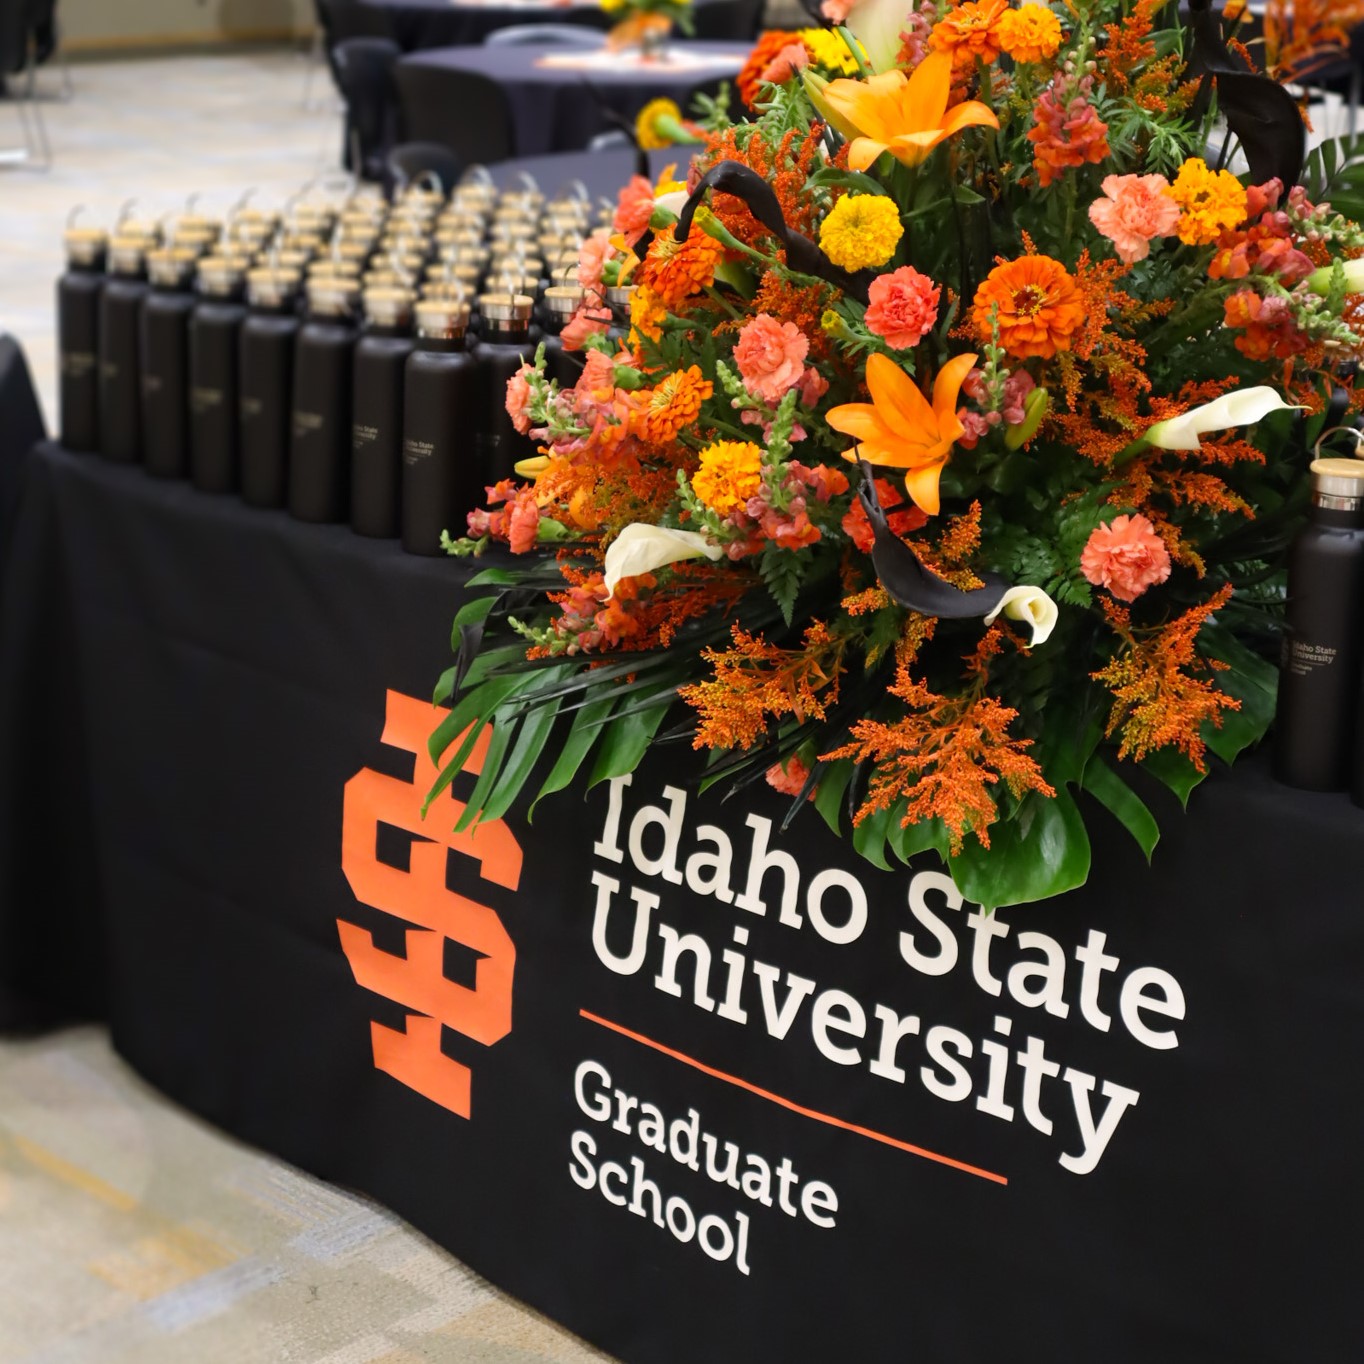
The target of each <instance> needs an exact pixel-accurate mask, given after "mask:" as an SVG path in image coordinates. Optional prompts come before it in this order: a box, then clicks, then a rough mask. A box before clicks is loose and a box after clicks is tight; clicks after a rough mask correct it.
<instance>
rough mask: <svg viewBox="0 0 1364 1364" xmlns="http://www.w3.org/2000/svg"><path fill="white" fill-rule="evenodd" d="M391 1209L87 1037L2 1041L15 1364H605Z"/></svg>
mask: <svg viewBox="0 0 1364 1364" xmlns="http://www.w3.org/2000/svg"><path fill="white" fill-rule="evenodd" d="M606 1360H607V1357H606V1356H605V1355H602V1354H599V1353H598V1352H597V1351H596V1350H593V1349H591V1348H590V1347H588V1346H587V1345H585V1344H584V1343H583V1342H581V1341H580V1340H578V1339H577V1338H576V1337H574V1336H572V1335H570V1334H569V1333H568V1332H566V1331H563V1330H561V1329H560V1328H558V1327H557V1326H554V1325H553V1324H552V1323H550V1322H548V1321H546V1320H545V1319H544V1318H542V1317H540V1316H538V1315H537V1314H535V1313H533V1312H531V1311H529V1310H528V1309H527V1308H525V1307H523V1306H522V1305H521V1304H519V1303H517V1302H515V1301H513V1300H512V1299H509V1298H507V1297H506V1296H505V1295H503V1294H501V1293H499V1292H497V1291H496V1290H495V1289H493V1288H492V1287H491V1286H490V1285H488V1284H487V1283H485V1282H484V1281H483V1280H482V1279H480V1278H478V1277H477V1276H476V1275H474V1274H473V1273H471V1272H470V1271H469V1270H468V1269H466V1268H465V1267H464V1266H463V1265H461V1264H460V1263H458V1262H457V1261H456V1260H454V1259H452V1258H451V1257H450V1256H449V1255H447V1254H445V1253H444V1252H443V1251H442V1250H440V1249H439V1248H438V1247H436V1246H434V1245H432V1244H431V1242H429V1241H427V1240H426V1239H425V1238H423V1237H422V1236H419V1235H418V1234H417V1233H416V1232H414V1231H413V1230H412V1229H411V1228H410V1227H408V1226H406V1225H405V1224H404V1223H403V1222H401V1221H400V1220H399V1219H398V1218H396V1217H395V1216H393V1215H392V1214H391V1213H389V1212H386V1211H385V1210H384V1209H382V1208H379V1207H377V1206H375V1205H374V1204H372V1203H369V1202H367V1201H366V1200H364V1199H361V1198H358V1197H356V1196H355V1195H353V1194H349V1193H346V1192H343V1191H342V1190H340V1189H336V1188H332V1187H331V1186H329V1185H326V1184H323V1183H321V1182H319V1181H318V1180H315V1179H311V1178H309V1177H308V1176H306V1175H303V1174H300V1173H299V1172H298V1171H297V1170H294V1169H292V1168H290V1167H289V1166H287V1165H284V1164H282V1163H281V1162H279V1161H277V1160H274V1159H272V1158H270V1157H268V1156H266V1155H264V1154H262V1153H261V1152H259V1151H256V1150H253V1149H250V1148H248V1147H245V1146H242V1145H240V1144H239V1143H237V1142H235V1141H233V1140H231V1139H230V1138H228V1137H226V1136H224V1135H222V1134H221V1133H219V1132H218V1131H216V1130H215V1129H213V1128H210V1127H208V1126H206V1125H205V1124H203V1123H201V1122H199V1121H198V1120H197V1119H195V1118H193V1117H191V1116H190V1115H189V1114H187V1113H185V1112H183V1111H182V1110H181V1109H179V1108H176V1107H175V1106H174V1105H173V1104H171V1103H169V1102H168V1101H167V1100H165V1099H163V1098H162V1097H161V1096H160V1095H158V1094H157V1093H156V1092H155V1091H154V1090H152V1089H150V1088H149V1087H148V1086H147V1085H145V1084H143V1083H142V1081H141V1080H140V1079H139V1078H138V1077H137V1076H136V1075H135V1074H133V1072H132V1071H131V1070H130V1069H129V1068H128V1067H127V1066H126V1065H124V1064H123V1062H122V1061H121V1060H120V1059H119V1058H118V1057H117V1056H115V1055H114V1053H113V1051H112V1050H111V1048H110V1045H109V1040H108V1036H107V1034H106V1033H105V1032H104V1031H103V1030H101V1029H97V1028H78V1029H71V1030H68V1031H65V1032H60V1033H55V1034H52V1035H50V1036H47V1037H42V1038H38V1039H34V1040H25V1041H5V1042H0V1364H418V1362H419V1361H420V1362H421V1364H447V1362H449V1364H466V1362H467V1364H593V1362H594V1361H606Z"/></svg>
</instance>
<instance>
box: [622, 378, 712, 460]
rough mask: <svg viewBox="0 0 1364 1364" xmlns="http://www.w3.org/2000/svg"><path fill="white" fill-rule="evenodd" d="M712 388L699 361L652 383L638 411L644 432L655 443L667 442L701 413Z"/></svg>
mask: <svg viewBox="0 0 1364 1364" xmlns="http://www.w3.org/2000/svg"><path fill="white" fill-rule="evenodd" d="M714 392H715V386H714V385H713V384H712V383H711V382H710V380H709V379H704V378H702V376H701V369H700V366H699V365H691V366H689V367H688V368H687V369H684V370H678V371H677V372H676V373H675V374H670V375H668V377H667V378H666V379H664V380H663V382H662V383H661V384H657V385H655V387H654V388H653V390H652V391H651V392H650V393H649V395H648V397H647V398H645V400H644V409H643V411H642V413H641V414H640V417H641V422H642V424H643V427H644V435H645V438H646V439H647V440H649V441H650V442H651V443H652V444H654V445H667V444H669V443H670V442H671V441H674V440H676V439H677V435H678V432H680V431H683V430H685V429H686V428H687V427H689V426H690V425H691V424H692V423H693V422H694V421H695V420H696V419H697V417H698V416H699V415H700V413H701V404H702V403H703V402H705V401H706V399H707V398H709V397H710V396H711V394H712V393H714Z"/></svg>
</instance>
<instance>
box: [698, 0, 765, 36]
mask: <svg viewBox="0 0 1364 1364" xmlns="http://www.w3.org/2000/svg"><path fill="white" fill-rule="evenodd" d="M762 17H763V0H711V3H710V4H708V5H693V6H692V22H693V23H694V24H695V25H696V37H698V38H701V39H704V40H705V41H707V42H712V43H715V42H736V43H749V42H752V41H753V39H755V38H756V37H757V36H758V29H759V27H760V26H761V24H762Z"/></svg>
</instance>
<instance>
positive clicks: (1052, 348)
mask: <svg viewBox="0 0 1364 1364" xmlns="http://www.w3.org/2000/svg"><path fill="white" fill-rule="evenodd" d="M992 311H993V312H994V315H995V322H996V324H997V325H998V327H999V344H1000V345H1001V346H1003V347H1004V349H1005V350H1006V351H1007V352H1008V353H1009V354H1010V355H1012V356H1013V357H1014V358H1015V359H1018V360H1026V359H1028V358H1030V357H1031V356H1037V357H1039V358H1040V359H1043V360H1050V359H1051V358H1052V356H1054V355H1055V354H1056V353H1057V351H1063V350H1069V349H1070V341H1071V337H1073V336H1074V335H1075V333H1076V332H1077V331H1079V330H1080V328H1081V327H1082V326H1083V325H1084V320H1085V309H1084V303H1083V301H1082V299H1081V296H1080V291H1079V290H1078V289H1077V288H1076V287H1075V281H1074V280H1073V279H1072V278H1071V276H1070V275H1069V274H1068V273H1067V271H1066V267H1065V266H1064V265H1062V264H1061V262H1060V261H1058V260H1053V259H1052V258H1051V257H1050V256H1022V257H1020V258H1019V259H1018V260H1011V261H1006V262H1005V263H1004V264H1003V265H997V266H996V267H995V268H994V269H993V270H991V271H990V274H989V276H988V277H987V278H986V280H985V282H984V283H983V284H982V285H981V286H980V288H979V289H977V290H976V297H975V300H974V302H973V303H972V305H971V321H972V323H973V324H974V326H975V328H976V332H977V334H978V335H979V336H981V337H982V338H984V339H985V340H989V338H990V335H991V312H992Z"/></svg>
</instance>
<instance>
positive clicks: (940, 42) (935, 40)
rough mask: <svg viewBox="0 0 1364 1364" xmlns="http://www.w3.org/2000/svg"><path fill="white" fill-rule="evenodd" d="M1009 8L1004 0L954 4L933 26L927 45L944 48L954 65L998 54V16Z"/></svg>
mask: <svg viewBox="0 0 1364 1364" xmlns="http://www.w3.org/2000/svg"><path fill="white" fill-rule="evenodd" d="M1008 12H1009V6H1008V4H1007V3H1006V0H967V3H965V4H960V5H957V6H955V7H954V8H953V9H951V10H949V11H948V12H947V14H946V15H944V17H943V18H941V19H940V20H939V21H938V23H937V24H936V25H935V26H934V29H933V32H932V34H931V35H930V36H929V39H928V45H929V46H930V47H931V48H933V50H934V51H935V52H946V53H948V54H949V55H950V56H951V58H952V64H953V65H954V66H957V67H962V66H973V65H975V63H976V62H978V61H981V62H986V63H989V62H993V61H996V60H997V59H998V58H999V54H1000V51H1001V50H1002V49H1001V47H1000V38H999V25H1000V20H1001V19H1003V18H1004V16H1005V15H1006V14H1007V13H1008Z"/></svg>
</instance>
